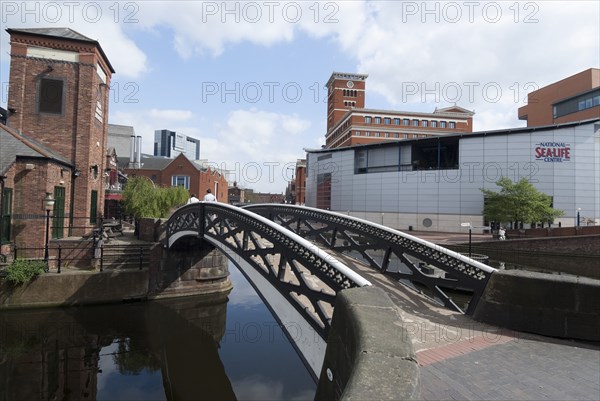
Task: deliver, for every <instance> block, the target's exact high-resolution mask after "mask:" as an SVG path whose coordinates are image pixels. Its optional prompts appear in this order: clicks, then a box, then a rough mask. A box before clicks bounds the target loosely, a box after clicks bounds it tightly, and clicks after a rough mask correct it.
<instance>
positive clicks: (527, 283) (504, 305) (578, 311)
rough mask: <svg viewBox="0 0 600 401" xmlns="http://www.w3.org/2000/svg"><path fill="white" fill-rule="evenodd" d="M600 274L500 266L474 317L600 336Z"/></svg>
mask: <svg viewBox="0 0 600 401" xmlns="http://www.w3.org/2000/svg"><path fill="white" fill-rule="evenodd" d="M598 294H600V280H594V279H590V278H583V277H575V276H565V275H556V274H544V273H536V272H528V271H522V270H501V271H497V272H495V273H494V274H492V276H491V277H490V280H489V281H488V284H487V286H486V288H485V291H484V293H483V296H482V297H481V299H480V300H479V303H478V304H477V308H476V310H475V313H474V315H473V317H474V318H475V319H476V320H479V321H481V322H485V323H490V324H494V325H498V326H502V327H508V328H510V329H513V330H519V331H525V332H531V333H536V334H542V335H546V336H553V337H564V338H572V339H580V340H591V341H600V297H598Z"/></svg>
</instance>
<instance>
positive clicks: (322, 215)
mask: <svg viewBox="0 0 600 401" xmlns="http://www.w3.org/2000/svg"><path fill="white" fill-rule="evenodd" d="M244 208H245V209H248V210H253V211H255V212H256V213H258V214H261V215H264V216H267V217H269V218H270V219H272V220H274V221H277V222H278V223H280V224H281V225H282V226H284V227H286V228H288V229H290V230H293V231H297V232H299V233H302V234H303V235H305V236H306V237H310V238H312V239H313V240H314V241H316V242H319V243H322V244H324V245H325V246H327V247H328V248H330V249H332V250H334V251H336V252H341V253H343V252H351V251H355V252H359V253H360V254H361V255H362V257H363V258H364V259H365V260H366V261H367V262H368V263H369V264H370V265H371V267H373V268H374V269H377V270H378V271H380V272H381V273H384V274H386V275H388V276H390V277H393V278H394V279H396V280H400V281H401V282H403V283H405V284H409V285H412V283H413V282H417V283H420V284H423V285H425V286H426V287H428V288H429V289H430V290H431V292H432V294H433V296H434V297H435V298H439V299H440V300H441V301H442V302H443V304H444V305H446V306H447V307H449V308H452V309H455V310H457V311H460V312H463V310H462V308H461V307H459V306H458V305H457V304H456V303H455V302H454V301H453V300H452V298H451V297H450V296H449V295H448V294H447V293H446V292H445V291H444V289H445V288H456V289H463V290H464V289H466V290H470V291H472V292H473V297H472V298H471V302H469V306H468V309H467V311H466V313H467V314H472V313H473V312H474V310H475V307H476V305H477V302H478V300H479V297H480V296H481V294H482V292H483V289H484V288H485V286H486V284H487V281H488V279H489V277H490V276H491V274H493V273H494V272H495V271H496V269H495V268H493V267H491V266H488V265H486V264H484V263H481V262H478V261H476V260H473V259H471V258H469V257H467V256H465V255H461V254H460V253H458V252H455V251H452V250H450V249H447V248H444V247H442V246H440V245H437V244H434V243H432V242H429V241H426V240H424V239H421V238H417V237H415V236H413V235H410V234H406V233H404V232H401V231H398V230H395V229H392V228H389V227H386V226H383V225H381V224H377V223H373V222H370V221H367V220H362V219H359V218H357V217H353V216H348V215H345V214H342V213H338V212H331V211H327V210H322V209H316V208H311V207H305V206H295V205H285V204H255V205H247V206H244ZM359 239H360V240H359ZM372 251H381V252H383V256H382V260H381V262H379V261H378V260H376V259H377V258H376V257H373V256H372V255H370V254H369V252H372ZM394 256H395V257H397V258H398V259H399V261H400V263H401V264H402V265H403V266H405V267H406V268H407V269H408V270H409V271H410V272H409V273H407V272H406V270H404V271H394V270H393V269H392V268H390V261H391V260H392V258H393V257H394ZM413 259H416V260H417V261H419V262H418V263H417V262H415V260H413ZM427 265H432V266H434V267H436V268H438V269H440V270H442V271H444V272H445V273H447V274H445V275H439V274H432V273H431V272H430V271H428V270H429V269H427V268H426V266H427Z"/></svg>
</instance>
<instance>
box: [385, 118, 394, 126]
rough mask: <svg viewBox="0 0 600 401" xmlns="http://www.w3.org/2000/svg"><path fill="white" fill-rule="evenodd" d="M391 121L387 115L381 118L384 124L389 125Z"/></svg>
mask: <svg viewBox="0 0 600 401" xmlns="http://www.w3.org/2000/svg"><path fill="white" fill-rule="evenodd" d="M391 122H392V119H391V118H389V117H385V118H384V119H383V123H384V124H386V125H389V124H390V123H391Z"/></svg>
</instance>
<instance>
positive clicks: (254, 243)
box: [167, 202, 370, 338]
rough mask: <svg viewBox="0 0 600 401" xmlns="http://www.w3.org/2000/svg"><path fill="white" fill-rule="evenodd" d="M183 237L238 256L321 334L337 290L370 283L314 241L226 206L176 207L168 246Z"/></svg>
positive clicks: (252, 214)
mask: <svg viewBox="0 0 600 401" xmlns="http://www.w3.org/2000/svg"><path fill="white" fill-rule="evenodd" d="M185 236H197V237H199V238H202V237H210V239H211V241H216V242H218V243H219V244H222V245H224V246H226V247H227V248H229V249H230V250H232V251H233V252H234V253H235V254H237V255H239V257H241V258H243V259H244V260H245V261H246V262H247V263H249V264H251V265H252V266H253V267H254V269H256V270H257V271H258V272H259V273H260V274H261V275H262V276H263V277H264V278H265V279H266V280H267V281H268V282H269V283H270V284H271V285H273V286H274V287H275V288H276V289H277V290H278V291H279V293H281V294H282V295H283V296H284V297H285V298H286V300H288V301H289V302H290V304H292V305H293V306H294V308H295V309H296V310H297V311H298V312H300V313H301V314H302V315H303V316H305V318H306V320H307V321H309V322H310V323H311V325H312V327H313V328H314V329H315V330H316V331H317V332H318V333H319V334H321V335H322V336H323V338H327V337H326V335H327V333H328V331H329V327H330V323H331V317H332V315H333V305H334V301H335V295H336V293H337V291H340V290H342V289H345V288H352V287H359V286H363V285H370V283H369V282H368V281H367V280H365V279H363V278H362V277H360V276H359V275H358V274H356V273H354V272H353V271H352V270H351V269H350V268H348V267H347V266H346V265H344V264H342V263H341V262H339V261H338V260H337V259H335V258H334V257H332V256H331V255H329V254H327V253H326V252H324V251H323V250H321V249H320V248H319V247H318V246H317V245H315V244H313V243H311V242H309V241H307V240H305V239H303V238H301V237H300V236H298V235H297V234H294V233H293V232H290V231H288V230H286V229H285V228H283V227H281V226H280V225H278V224H275V223H273V222H272V221H270V220H268V219H265V218H264V217H261V216H259V215H257V214H255V213H253V212H252V211H249V210H245V209H241V208H238V207H234V206H230V205H227V204H222V203H215V202H199V203H194V204H190V205H187V206H184V207H182V208H180V209H178V210H177V211H176V212H175V213H173V215H172V216H171V218H170V219H169V221H168V222H167V242H168V247H169V248H170V247H171V246H172V245H173V244H174V243H175V242H177V240H178V239H180V238H182V237H185ZM233 262H234V263H235V260H233Z"/></svg>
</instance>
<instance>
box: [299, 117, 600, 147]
mask: <svg viewBox="0 0 600 401" xmlns="http://www.w3.org/2000/svg"><path fill="white" fill-rule="evenodd" d="M594 123H600V118H591V119H587V120H581V121H572V122H567V123H562V124H551V125H543V126H538V127H516V128H508V129H499V130H489V131H477V132H472V133H457V134H446V135H436V136H430V137H427V138H413V139H403V140H401V141H395V140H390V141H382V142H377V143H367V144H359V145H353V146H346V147H341V148H323V149H307V148H304V149H303V150H304V151H305V152H306V153H330V152H339V151H344V150H350V149H360V148H366V147H380V146H390V145H397V144H399V143H402V144H409V143H414V142H422V141H436V140H445V139H451V138H474V137H482V136H494V135H512V134H523V133H528V132H535V131H550V130H554V129H557V128H568V127H576V126H579V125H588V124H594Z"/></svg>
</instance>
